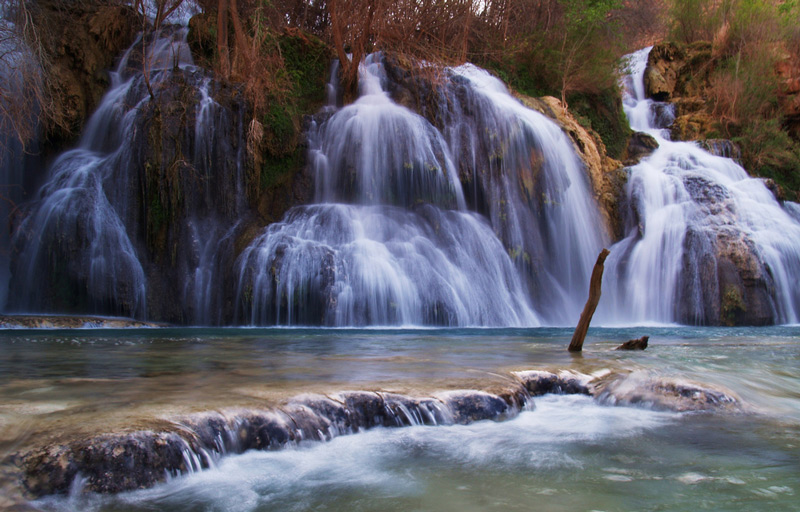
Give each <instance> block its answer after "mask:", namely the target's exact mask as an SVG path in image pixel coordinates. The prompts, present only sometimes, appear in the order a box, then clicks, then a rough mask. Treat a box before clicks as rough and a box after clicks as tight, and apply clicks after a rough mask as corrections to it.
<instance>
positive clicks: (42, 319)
mask: <svg viewBox="0 0 800 512" xmlns="http://www.w3.org/2000/svg"><path fill="white" fill-rule="evenodd" d="M165 325H166V324H158V323H154V322H142V321H140V320H134V319H132V318H111V317H97V316H57V315H0V329H15V328H22V329H53V328H55V329H86V328H109V329H125V328H128V327H165Z"/></svg>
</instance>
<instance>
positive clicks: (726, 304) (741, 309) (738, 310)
mask: <svg viewBox="0 0 800 512" xmlns="http://www.w3.org/2000/svg"><path fill="white" fill-rule="evenodd" d="M746 313H747V306H746V304H745V302H744V298H743V297H742V291H741V290H740V289H739V288H738V287H736V286H733V285H730V286H728V287H726V288H725V291H724V293H723V294H722V308H721V313H720V314H721V318H720V324H722V325H726V326H729V327H733V326H734V325H739V324H740V323H741V318H742V317H743V316H744V315H745V314H746Z"/></svg>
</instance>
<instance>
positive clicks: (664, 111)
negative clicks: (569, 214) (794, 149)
mask: <svg viewBox="0 0 800 512" xmlns="http://www.w3.org/2000/svg"><path fill="white" fill-rule="evenodd" d="M649 50H650V49H649V48H647V49H644V50H641V51H639V52H637V53H635V54H633V55H631V56H630V57H629V75H628V76H626V77H625V80H624V84H623V85H624V89H625V94H624V108H625V112H626V114H627V116H628V119H629V120H630V123H631V128H633V129H634V130H637V131H643V132H646V133H648V134H650V135H652V136H653V137H654V138H655V139H656V140H657V141H658V144H659V148H658V149H657V150H656V151H655V152H654V153H653V154H652V155H651V156H650V157H648V158H646V159H644V160H643V161H642V162H641V163H639V164H638V165H636V166H634V167H632V168H631V171H630V179H629V183H628V187H627V196H628V202H629V204H630V205H631V206H632V209H633V212H632V218H631V219H630V220H629V222H628V235H627V236H626V237H625V239H624V240H622V241H620V242H619V243H618V244H616V245H615V246H614V247H613V249H612V252H611V255H610V256H609V259H608V261H607V262H606V272H605V278H604V279H605V282H606V285H605V286H604V294H605V296H604V298H603V301H601V307H600V310H599V311H598V317H600V318H601V319H602V321H605V322H648V321H655V322H685V323H702V324H718V323H730V322H733V321H736V320H735V318H733V317H728V316H726V315H730V314H732V313H737V314H739V315H742V316H743V321H744V322H745V323H751V324H759V323H773V322H779V323H786V322H789V323H794V322H797V321H798V317H799V316H800V289H798V287H797V286H796V283H795V280H796V276H798V275H800V223H798V220H797V218H796V217H792V213H791V212H792V211H796V209H797V206H796V205H793V204H791V203H786V206H785V207H782V205H781V204H780V203H779V202H778V201H777V200H776V199H775V198H774V196H773V195H772V193H770V191H769V190H768V189H767V188H766V186H765V185H764V183H763V182H762V181H761V180H758V179H753V178H750V177H749V176H748V175H747V173H746V171H745V170H744V169H743V168H742V167H741V166H739V165H737V164H736V163H735V162H734V161H733V160H730V159H728V158H723V157H718V156H713V155H711V154H710V153H708V152H706V151H704V150H702V149H700V148H699V147H698V145H697V144H695V143H687V142H672V141H670V140H669V138H668V134H667V132H666V131H665V130H664V129H665V128H666V127H667V126H668V124H669V123H670V122H671V121H672V116H671V113H670V111H669V108H668V106H665V105H664V104H659V103H655V102H653V101H652V100H649V99H647V98H645V93H644V81H643V75H644V72H645V68H646V64H647V58H648V54H649Z"/></svg>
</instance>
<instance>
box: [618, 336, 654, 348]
mask: <svg viewBox="0 0 800 512" xmlns="http://www.w3.org/2000/svg"><path fill="white" fill-rule="evenodd" d="M649 339H650V336H642V337H641V338H639V339H636V340H630V341H626V342H625V343H623V344H622V345H620V346H618V347H617V348H615V349H614V350H644V349H646V348H647V340H649Z"/></svg>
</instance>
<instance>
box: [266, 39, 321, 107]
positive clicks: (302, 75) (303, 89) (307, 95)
mask: <svg viewBox="0 0 800 512" xmlns="http://www.w3.org/2000/svg"><path fill="white" fill-rule="evenodd" d="M278 44H279V45H280V50H281V55H282V56H283V62H284V65H285V67H286V71H287V73H288V75H289V77H290V79H291V83H292V91H291V95H292V96H293V97H294V99H295V102H296V104H297V109H298V111H299V112H303V113H309V112H312V111H315V110H316V109H318V108H319V107H320V106H321V105H322V103H323V102H324V101H325V77H326V75H327V71H328V68H329V67H330V64H331V52H330V49H329V47H328V46H327V45H326V44H325V43H323V42H322V41H320V40H319V39H317V38H315V37H313V36H309V35H307V34H302V35H301V34H300V33H299V32H298V33H295V34H286V35H283V36H281V38H280V39H279V41H278Z"/></svg>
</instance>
